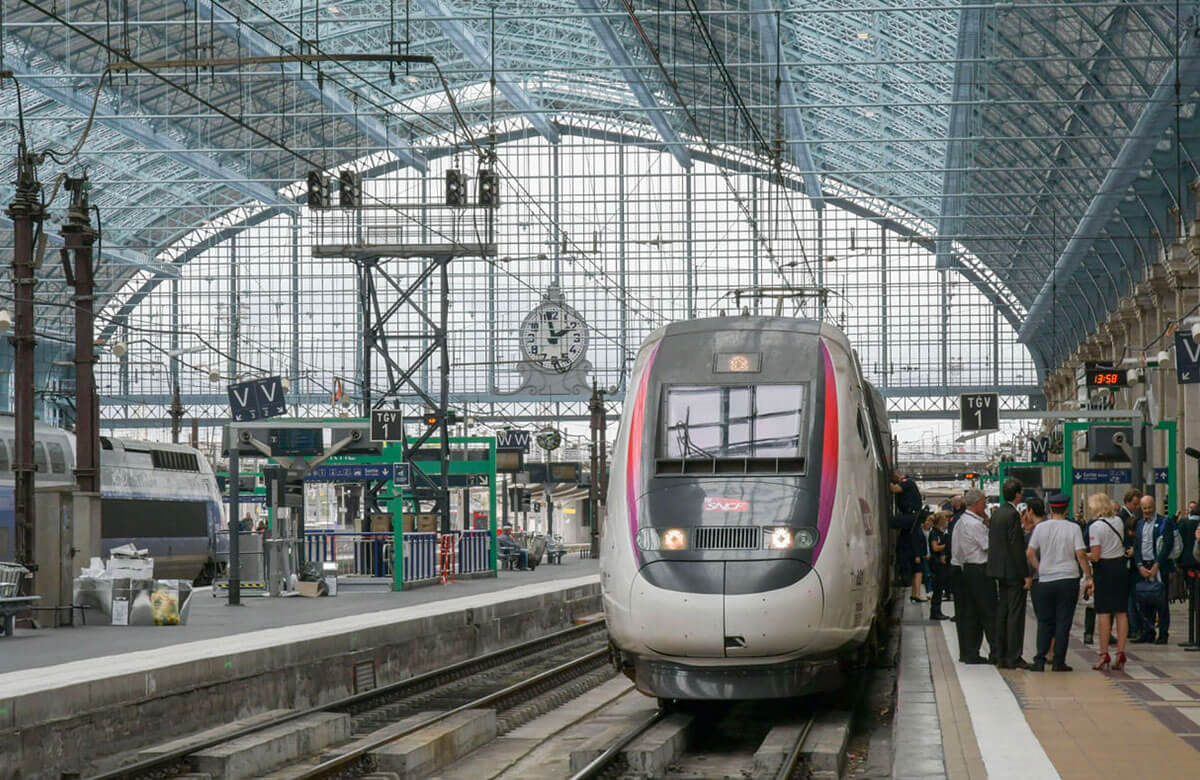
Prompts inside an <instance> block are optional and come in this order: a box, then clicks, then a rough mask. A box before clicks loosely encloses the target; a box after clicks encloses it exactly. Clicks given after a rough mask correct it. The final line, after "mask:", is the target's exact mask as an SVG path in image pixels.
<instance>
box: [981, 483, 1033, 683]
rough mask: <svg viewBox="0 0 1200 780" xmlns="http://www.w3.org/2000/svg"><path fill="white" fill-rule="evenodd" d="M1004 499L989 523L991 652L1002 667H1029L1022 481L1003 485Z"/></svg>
mask: <svg viewBox="0 0 1200 780" xmlns="http://www.w3.org/2000/svg"><path fill="white" fill-rule="evenodd" d="M1000 494H1001V497H1002V498H1003V499H1004V503H1003V504H1001V505H1000V506H999V507H998V508H997V509H996V511H994V512H992V517H991V522H990V523H989V525H988V559H987V574H988V576H989V577H991V578H992V579H994V580H995V581H996V588H997V596H998V599H997V605H996V607H997V608H996V628H995V632H994V636H995V637H996V646H995V647H994V648H992V654H993V655H994V656H995V658H996V666H998V667H1000V668H1001V669H1027V668H1028V667H1029V664H1028V662H1026V661H1025V659H1023V658H1021V647H1022V646H1023V645H1024V644H1025V593H1026V592H1027V591H1028V590H1029V585H1030V582H1031V580H1030V577H1029V564H1028V563H1027V562H1026V560H1025V534H1024V532H1023V529H1022V528H1021V514H1020V512H1018V511H1017V502H1018V501H1020V500H1021V481H1020V480H1018V479H1016V478H1015V477H1009V478H1008V479H1006V480H1004V484H1003V485H1001V486H1000Z"/></svg>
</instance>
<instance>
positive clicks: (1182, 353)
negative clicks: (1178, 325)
mask: <svg viewBox="0 0 1200 780" xmlns="http://www.w3.org/2000/svg"><path fill="white" fill-rule="evenodd" d="M1175 374H1176V377H1177V378H1178V379H1179V384H1181V385H1195V384H1200V344H1197V343H1196V341H1195V339H1193V338H1192V334H1191V333H1187V332H1185V331H1183V330H1177V331H1175Z"/></svg>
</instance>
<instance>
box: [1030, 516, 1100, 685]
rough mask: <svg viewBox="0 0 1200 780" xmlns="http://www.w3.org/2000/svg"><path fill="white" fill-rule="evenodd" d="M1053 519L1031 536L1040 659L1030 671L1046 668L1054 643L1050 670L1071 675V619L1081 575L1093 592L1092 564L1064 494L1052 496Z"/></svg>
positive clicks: (1051, 517)
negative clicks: (1069, 652) (1035, 578)
mask: <svg viewBox="0 0 1200 780" xmlns="http://www.w3.org/2000/svg"><path fill="white" fill-rule="evenodd" d="M1049 504H1050V517H1049V518H1048V519H1046V520H1043V521H1042V522H1040V523H1038V524H1037V525H1036V526H1035V527H1034V529H1033V533H1032V534H1031V535H1030V536H1029V549H1028V550H1027V551H1026V555H1027V556H1028V557H1029V565H1030V566H1031V567H1032V568H1033V569H1034V571H1036V572H1037V574H1036V576H1037V584H1036V585H1034V586H1033V600H1034V604H1035V605H1036V608H1035V609H1034V612H1035V613H1036V614H1037V619H1038V632H1037V655H1036V656H1034V659H1033V664H1032V665H1031V666H1030V671H1033V672H1040V671H1043V670H1045V668H1046V654H1047V653H1049V652H1050V640H1051V639H1053V640H1054V662H1053V664H1052V666H1051V667H1050V668H1051V669H1053V670H1054V671H1056V672H1069V671H1071V667H1069V666H1067V641H1068V638H1069V637H1070V633H1071V619H1072V618H1073V617H1074V616H1075V604H1076V602H1078V601H1079V575H1080V573H1081V572H1082V573H1083V576H1084V591H1085V592H1090V591H1091V589H1092V564H1091V562H1090V561H1088V559H1087V554H1086V553H1085V552H1084V546H1083V537H1082V536H1081V535H1080V533H1079V526H1078V525H1077V524H1076V523H1075V522H1074V521H1073V520H1068V519H1067V505H1068V504H1070V499H1068V498H1067V497H1066V496H1064V495H1063V494H1062V493H1055V494H1054V495H1052V496H1050V501H1049Z"/></svg>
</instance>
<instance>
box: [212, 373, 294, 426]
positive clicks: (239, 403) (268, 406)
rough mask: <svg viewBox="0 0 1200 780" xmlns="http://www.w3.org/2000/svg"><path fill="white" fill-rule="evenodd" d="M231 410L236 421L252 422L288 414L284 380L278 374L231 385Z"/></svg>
mask: <svg viewBox="0 0 1200 780" xmlns="http://www.w3.org/2000/svg"><path fill="white" fill-rule="evenodd" d="M226 390H227V391H228V392H229V410H230V411H231V412H232V413H233V419H234V420H235V421H236V422H250V421H252V420H262V419H265V418H267V417H279V416H280V415H284V414H287V399H286V398H284V395H283V381H282V380H281V379H280V378H279V377H277V376H269V377H267V378H265V379H252V380H250V381H249V382H238V383H237V384H233V385H229V386H228V387H227V388H226Z"/></svg>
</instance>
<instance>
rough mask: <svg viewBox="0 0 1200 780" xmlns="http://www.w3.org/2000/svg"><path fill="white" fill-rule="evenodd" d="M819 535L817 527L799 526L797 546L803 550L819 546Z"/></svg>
mask: <svg viewBox="0 0 1200 780" xmlns="http://www.w3.org/2000/svg"><path fill="white" fill-rule="evenodd" d="M818 538H819V535H818V534H817V529H815V528H797V529H796V547H798V548H800V549H801V550H811V549H812V548H814V547H816V546H817V540H818Z"/></svg>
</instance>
